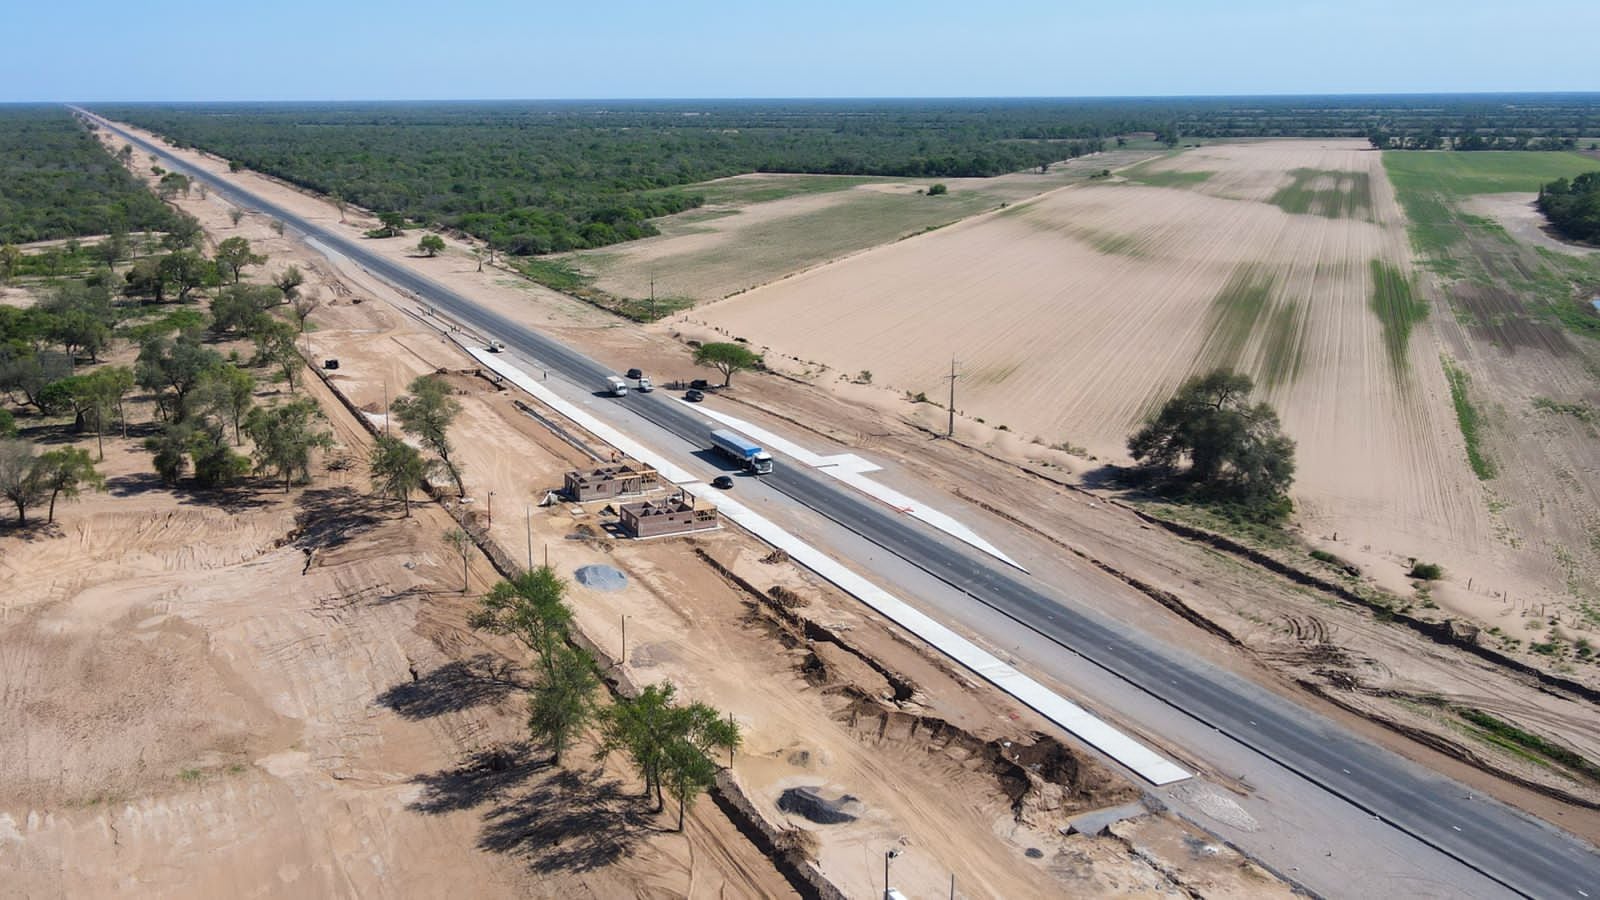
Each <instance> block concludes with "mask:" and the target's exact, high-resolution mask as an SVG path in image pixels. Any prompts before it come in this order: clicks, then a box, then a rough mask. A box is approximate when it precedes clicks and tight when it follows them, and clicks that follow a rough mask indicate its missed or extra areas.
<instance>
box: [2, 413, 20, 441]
mask: <svg viewBox="0 0 1600 900" xmlns="http://www.w3.org/2000/svg"><path fill="white" fill-rule="evenodd" d="M16 436H17V417H16V416H14V415H12V414H11V410H9V409H6V408H4V407H0V438H13V437H16Z"/></svg>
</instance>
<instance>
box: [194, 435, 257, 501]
mask: <svg viewBox="0 0 1600 900" xmlns="http://www.w3.org/2000/svg"><path fill="white" fill-rule="evenodd" d="M184 449H185V450H187V451H188V453H189V459H190V460H191V461H192V462H193V463H194V480H195V482H196V483H197V484H199V485H200V486H201V487H205V488H222V487H230V486H232V485H234V484H237V483H239V481H240V480H241V479H243V478H244V477H245V476H246V475H248V474H250V457H248V456H245V455H244V454H242V453H237V452H235V451H234V450H233V448H231V447H229V446H228V440H227V438H226V437H224V436H223V434H222V429H221V428H217V427H209V426H208V427H201V428H194V429H191V430H190V431H189V434H188V438H187V439H186V440H185V441H184Z"/></svg>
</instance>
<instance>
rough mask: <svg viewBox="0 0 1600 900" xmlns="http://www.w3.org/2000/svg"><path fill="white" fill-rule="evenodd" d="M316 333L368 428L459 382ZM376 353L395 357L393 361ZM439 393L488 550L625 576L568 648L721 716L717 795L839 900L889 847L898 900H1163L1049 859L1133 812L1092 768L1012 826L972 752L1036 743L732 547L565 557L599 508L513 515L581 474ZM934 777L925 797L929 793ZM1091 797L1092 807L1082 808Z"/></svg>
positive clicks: (860, 884) (950, 678)
mask: <svg viewBox="0 0 1600 900" xmlns="http://www.w3.org/2000/svg"><path fill="white" fill-rule="evenodd" d="M329 313H330V314H332V315H330V316H329V317H328V318H326V319H324V320H323V321H322V322H321V323H320V324H321V325H322V327H321V328H320V329H319V331H318V332H317V333H316V335H315V336H314V338H313V344H314V346H337V347H339V348H340V354H341V355H340V370H339V373H338V374H337V377H336V384H337V385H338V387H339V389H340V390H341V391H342V392H344V393H346V395H347V396H349V397H351V399H352V400H353V401H354V402H356V403H357V404H359V405H361V406H363V407H368V408H381V406H379V404H380V403H381V396H382V395H381V390H382V381H383V380H384V379H390V380H391V381H393V382H395V383H400V382H403V381H405V380H408V379H409V378H410V377H412V375H414V374H420V373H422V372H428V371H433V370H435V369H448V370H456V369H460V368H466V367H469V366H470V361H469V359H468V358H467V357H465V356H464V355H462V354H460V353H459V352H458V351H456V350H454V349H453V348H452V347H451V345H448V344H446V343H445V342H443V341H442V340H441V339H439V338H438V337H434V336H429V335H427V334H426V333H424V331H423V330H422V329H421V328H420V327H419V326H417V325H416V324H415V323H414V321H413V320H410V319H409V318H408V317H405V316H399V315H396V314H394V313H392V312H390V311H389V310H388V309H387V308H386V307H383V306H380V305H378V304H376V303H366V304H362V305H361V306H359V307H355V306H349V305H339V306H336V307H334V308H332V309H331V310H329ZM395 347H403V348H406V350H405V352H400V353H396V352H393V350H394V348H395ZM452 383H453V384H455V385H456V386H457V388H458V391H459V393H458V396H459V397H460V399H461V401H462V403H463V405H464V407H465V411H464V413H463V426H462V427H463V431H464V433H470V434H471V435H472V436H473V438H472V440H471V441H470V442H463V443H462V458H463V461H464V462H465V465H466V471H467V480H468V485H469V491H471V492H472V493H473V494H474V495H475V496H477V497H479V498H483V497H486V496H487V493H488V491H490V490H493V491H494V494H495V509H496V510H498V514H496V515H495V516H494V522H493V525H492V531H493V533H494V534H495V535H496V537H497V539H498V540H499V541H500V542H501V543H502V544H503V545H504V546H506V547H508V548H511V549H512V550H513V551H514V552H517V553H521V552H523V551H524V550H525V548H526V546H527V542H528V540H529V535H530V534H531V540H532V547H533V552H534V557H535V559H536V561H542V560H543V559H544V558H545V554H546V553H548V558H549V560H550V562H551V564H552V565H554V566H556V567H557V568H558V570H560V571H562V572H571V571H573V570H575V569H576V568H577V567H578V566H581V565H586V564H593V563H604V564H608V565H612V566H616V567H617V568H619V569H621V570H622V571H623V572H625V573H626V574H627V575H628V576H629V580H630V584H629V587H628V588H627V589H625V590H623V591H621V592H618V593H599V592H594V591H591V590H588V589H586V588H582V587H581V586H580V587H575V588H574V606H575V608H576V609H577V611H578V616H579V622H580V624H581V625H582V627H583V629H584V631H585V632H586V633H587V634H589V635H590V636H591V637H593V638H594V639H595V640H596V641H597V642H598V643H599V645H600V646H601V647H602V648H603V649H604V650H606V651H607V652H610V653H612V654H613V655H617V654H618V652H619V651H618V650H617V648H619V647H620V645H621V640H622V634H621V630H622V625H621V623H622V620H623V616H626V617H627V640H628V648H629V649H628V660H627V671H628V673H629V674H630V676H631V677H633V678H634V679H635V680H639V681H656V680H661V679H667V680H670V681H672V682H673V683H674V684H676V685H678V686H679V688H680V690H682V691H683V692H684V693H685V695H686V696H689V697H692V698H695V699H704V700H706V701H707V702H712V703H714V704H715V705H716V706H718V707H719V708H722V709H726V710H729V711H730V712H732V713H733V714H734V716H735V717H736V719H737V720H738V721H739V722H740V724H741V726H742V728H743V729H744V730H745V734H746V744H745V746H744V748H743V749H742V750H741V753H740V755H739V757H738V760H737V761H736V763H735V766H734V772H735V774H736V777H737V778H738V779H739V781H740V782H741V783H742V784H744V785H745V787H746V789H747V790H748V791H749V792H750V793H751V794H752V795H753V797H754V798H755V800H756V802H757V804H758V805H759V806H760V807H761V808H763V809H764V810H765V812H766V813H767V814H768V815H769V816H771V817H772V818H774V819H777V820H780V821H788V822H790V824H791V826H792V827H803V828H808V829H815V830H816V832H817V834H818V841H819V844H818V846H819V850H818V860H819V863H820V864H821V866H822V869H823V871H824V872H825V873H826V874H827V875H828V877H829V878H830V879H832V880H834V881H835V883H838V884H840V885H841V886H843V887H844V888H845V889H846V890H847V892H848V893H850V894H851V895H853V896H854V895H858V894H868V893H872V892H873V891H875V890H877V889H878V888H875V887H874V885H875V884H877V879H878V878H879V877H880V876H879V870H878V867H879V866H880V865H881V853H882V848H883V847H885V846H897V845H898V846H902V847H903V848H904V850H905V858H904V861H903V867H902V869H901V872H902V875H903V877H902V879H901V880H900V881H898V882H897V884H899V885H903V886H905V887H906V888H907V889H909V890H912V891H914V892H916V893H925V892H929V891H933V890H937V889H938V888H939V887H940V886H942V885H944V884H945V880H946V879H947V878H948V877H949V875H950V874H952V873H953V874H955V875H956V877H957V880H958V882H959V883H961V884H963V885H968V886H969V887H968V888H967V890H968V891H970V892H971V894H972V895H974V896H984V895H988V896H1022V895H1036V894H1040V893H1049V892H1052V891H1055V890H1060V889H1062V883H1061V882H1058V881H1057V880H1056V879H1058V878H1065V883H1066V884H1068V885H1076V886H1078V887H1079V888H1085V887H1092V889H1093V890H1094V892H1096V893H1100V892H1102V891H1103V890H1105V889H1107V888H1108V887H1109V886H1110V885H1113V884H1116V883H1118V882H1117V879H1118V878H1123V877H1129V876H1130V874H1131V875H1137V876H1138V877H1141V878H1145V879H1146V880H1147V882H1148V884H1149V885H1150V886H1151V887H1152V889H1156V888H1160V889H1161V890H1167V889H1169V888H1170V885H1168V886H1166V887H1162V885H1163V881H1162V879H1161V878H1160V877H1158V876H1157V875H1156V873H1154V872H1152V871H1149V870H1146V869H1145V868H1144V867H1143V866H1142V865H1140V864H1137V863H1134V862H1132V861H1130V860H1129V859H1128V857H1127V854H1126V853H1125V851H1124V848H1121V847H1119V846H1117V845H1116V844H1115V843H1113V842H1109V841H1107V840H1105V839H1098V838H1097V839H1090V838H1079V839H1075V840H1073V841H1069V842H1063V840H1062V839H1061V837H1060V835H1058V834H1056V833H1055V832H1054V829H1055V828H1058V827H1061V826H1062V825H1064V823H1065V818H1064V817H1065V815H1066V814H1067V813H1069V812H1075V811H1080V810H1081V809H1085V808H1093V806H1095V805H1096V804H1097V803H1098V804H1110V803H1113V802H1122V801H1125V800H1128V799H1131V798H1132V797H1133V796H1135V794H1134V793H1132V792H1130V791H1129V790H1128V789H1127V788H1126V786H1120V787H1119V786H1118V785H1121V782H1120V781H1119V780H1118V779H1116V778H1114V777H1112V776H1110V775H1109V773H1104V772H1100V773H1099V774H1096V775H1090V774H1088V773H1089V772H1090V771H1092V770H1094V768H1095V767H1094V766H1093V765H1092V764H1090V763H1088V762H1087V761H1084V762H1083V763H1082V765H1083V766H1084V772H1085V775H1084V776H1083V777H1084V778H1085V779H1087V782H1088V784H1089V785H1090V786H1089V787H1085V788H1084V789H1083V795H1082V797H1080V798H1077V799H1075V800H1074V801H1072V804H1071V805H1069V806H1068V807H1066V808H1060V809H1049V810H1044V811H1041V812H1039V813H1037V814H1036V815H1033V814H1030V818H1029V820H1027V821H1020V822H1019V821H1018V819H1017V816H1016V814H1015V812H1014V811H1013V809H1012V799H1011V797H1010V796H1009V795H1008V794H1007V793H1006V792H1005V790H1004V789H1003V783H1002V782H1001V781H1000V780H999V779H998V778H997V777H996V776H995V775H994V774H993V773H992V772H991V771H990V767H991V765H990V763H988V762H987V761H985V758H984V757H982V756H981V755H980V754H978V753H976V752H975V751H974V748H975V747H977V746H978V745H980V744H982V743H983V742H986V741H991V740H996V739H999V738H1001V737H1004V738H1005V739H1010V740H1014V741H1019V742H1020V741H1029V742H1031V741H1032V740H1033V738H1032V736H1031V734H1032V733H1031V732H1030V731H1029V730H1027V729H1029V728H1042V727H1043V725H1042V723H1040V722H1038V721H1037V720H1035V719H1034V717H1033V716H1032V715H1031V714H1028V713H1026V712H1025V711H1024V710H1021V709H1019V708H1016V707H1015V706H1014V704H1011V703H1009V702H1007V701H1003V700H1000V699H999V698H996V697H993V696H990V694H989V692H988V691H986V690H980V689H975V687H974V686H973V685H972V684H971V683H970V682H969V681H968V680H967V679H966V678H964V677H957V676H954V675H952V674H951V673H950V672H949V671H948V670H947V669H946V668H945V667H944V666H943V665H941V664H939V663H936V662H935V661H933V660H931V659H929V658H928V657H926V656H925V655H923V652H922V651H920V650H918V649H915V648H913V647H912V646H911V645H910V642H909V641H908V640H907V639H906V638H905V637H904V636H903V635H899V634H898V633H897V632H896V631H894V630H893V629H892V628H891V627H890V626H888V625H887V623H884V622H882V621H880V620H877V619H876V618H875V617H872V616H870V615H867V614H866V613H865V611H864V610H861V609H860V608H859V607H858V606H856V605H855V604H854V603H852V602H851V601H849V600H848V598H844V597H840V596H838V595H837V594H836V593H834V592H833V591H832V590H831V589H829V588H827V587H825V586H823V585H821V584H819V583H816V582H814V580H813V579H811V578H810V577H808V576H806V575H805V574H803V573H802V572H800V571H799V570H798V569H796V568H795V567H793V566H792V565H791V564H782V565H776V566H773V565H766V564H763V563H760V562H759V559H760V557H761V556H763V555H764V554H765V552H766V550H765V548H761V547H759V546H757V545H755V544H754V543H753V542H752V541H751V540H750V539H748V538H747V537H745V536H743V535H741V534H738V533H736V532H732V531H724V532H720V533H717V534H713V535H702V536H698V537H696V538H694V539H693V540H692V542H684V541H667V542H659V541H658V542H648V543H640V544H631V543H627V542H620V543H613V542H611V541H589V540H573V539H572V538H573V537H574V536H576V535H580V534H582V530H581V529H582V528H583V527H585V526H587V527H589V528H593V529H600V527H601V516H600V512H601V509H602V508H603V507H604V506H605V504H603V503H602V504H590V505H589V506H588V507H586V508H581V509H580V508H575V507H572V506H568V505H564V504H562V505H556V506H553V507H547V508H539V507H532V508H530V506H529V503H530V501H535V500H537V499H538V498H541V497H543V496H544V494H545V492H546V491H547V490H548V489H550V488H553V487H555V486H557V485H558V484H559V480H560V476H561V473H562V472H563V471H564V470H565V469H566V468H568V467H573V466H577V465H580V464H582V463H583V462H584V461H585V459H586V457H585V456H584V455H583V454H582V453H581V451H579V450H577V449H576V448H574V447H572V446H571V445H570V444H567V443H565V442H563V441H561V440H559V439H556V438H555V437H554V436H552V435H551V434H550V433H549V432H548V431H546V430H545V429H544V428H543V427H542V426H541V425H539V424H537V423H536V422H534V421H533V420H531V419H530V418H528V417H527V416H525V415H523V414H522V413H520V412H519V411H518V410H517V409H516V408H515V406H514V405H513V404H512V402H511V398H510V397H509V396H506V395H504V394H502V393H501V392H500V391H498V390H497V389H495V388H494V387H493V386H492V385H490V384H489V383H488V382H486V381H484V380H482V379H478V378H475V377H472V376H457V377H454V378H453V379H452ZM574 430H575V431H576V429H574ZM579 433H581V432H579ZM595 446H596V448H597V449H601V450H602V452H603V447H600V445H598V443H596V445H595ZM475 508H480V507H476V506H475ZM575 510H576V511H577V513H578V514H575ZM482 513H483V521H485V522H487V520H488V518H489V515H488V514H489V510H488V509H487V508H486V507H482ZM694 549H699V550H703V551H704V552H705V553H707V554H709V555H710V556H711V557H712V558H715V559H717V560H719V561H720V562H722V563H723V564H725V565H727V566H729V567H731V568H734V569H735V570H737V571H741V572H742V573H745V574H746V577H748V578H750V579H751V580H752V581H758V582H759V583H761V584H764V585H766V584H774V583H776V584H785V585H789V586H791V587H792V588H793V589H794V590H797V591H801V592H803V593H804V594H805V596H806V597H807V598H808V599H809V600H810V605H809V607H808V609H807V615H808V616H812V617H815V618H817V619H819V620H822V621H825V622H827V623H829V625H830V627H832V628H835V629H837V630H838V631H839V632H841V633H848V634H849V635H850V636H851V641H852V643H853V645H854V646H856V647H859V648H862V650H863V652H864V653H866V654H867V656H868V657H870V658H871V659H873V660H874V661H875V662H876V663H877V664H879V665H887V666H889V667H890V668H892V669H893V670H894V671H897V672H902V673H904V674H905V676H906V678H907V679H908V680H910V681H911V682H912V683H914V684H915V685H916V694H915V698H914V700H913V701H912V702H910V703H905V704H896V703H883V702H881V701H880V700H878V699H877V698H880V697H882V696H884V695H886V694H888V693H890V691H889V690H888V687H887V684H886V682H885V681H884V680H883V677H882V676H881V675H879V674H877V672H876V671H875V670H874V669H873V668H872V666H871V665H868V664H867V663H865V662H864V660H863V658H862V657H861V656H858V655H855V654H852V653H850V652H846V651H842V650H839V649H837V648H833V647H822V648H819V647H817V646H815V645H814V644H813V643H812V642H809V641H806V640H803V639H796V638H795V636H794V635H792V634H790V633H788V632H787V631H785V630H784V628H782V627H781V626H779V625H777V624H775V623H774V622H771V621H766V620H763V619H761V618H759V617H757V616H755V613H754V611H755V604H754V602H753V598H751V597H750V596H749V595H747V594H745V593H743V592H742V591H741V590H740V589H739V588H738V587H737V586H735V585H732V584H730V583H729V582H727V581H725V580H724V579H723V578H722V577H720V576H719V575H718V574H717V573H716V572H715V571H714V570H713V569H712V568H711V567H710V566H709V565H708V564H706V563H705V562H703V561H701V558H700V557H699V556H698V555H697V554H696V553H694V552H693V550H694ZM906 712H911V713H914V714H915V715H925V716H937V717H938V718H939V719H940V720H941V721H944V722H949V723H951V725H953V726H955V727H958V728H960V729H963V730H964V731H966V732H967V733H969V734H970V735H972V738H971V741H970V746H969V745H968V744H967V743H958V744H956V745H953V746H947V745H946V744H945V741H948V740H949V737H948V735H947V736H946V737H945V738H944V739H943V740H931V739H930V738H929V736H928V735H926V734H924V733H921V732H917V731H916V730H914V729H908V730H907V733H906V734H905V735H904V736H903V737H902V738H899V739H897V738H896V737H895V732H894V729H893V728H888V727H887V726H884V727H880V724H881V723H886V722H890V721H892V720H894V717H896V716H900V717H902V718H903V717H904V716H905V714H906ZM895 721H897V720H895ZM1019 723H1021V724H1020V725H1019ZM930 743H931V744H932V745H933V746H932V747H930V746H929V744H930ZM934 771H936V772H938V773H939V777H938V778H937V779H931V780H930V779H929V778H928V774H929V773H930V772H934ZM798 786H816V787H820V788H824V789H828V790H834V791H837V792H842V793H849V794H852V795H853V796H856V797H858V798H860V800H861V802H862V803H863V804H865V806H866V807H867V808H868V809H869V810H870V811H871V812H870V814H868V815H864V816H863V817H862V819H861V821H859V822H857V823H854V824H852V825H849V826H844V827H841V826H830V827H822V826H815V825H812V824H810V823H807V822H805V821H804V820H800V819H793V820H791V818H790V817H789V816H788V815H786V814H785V813H783V812H782V811H781V810H779V808H778V806H777V802H778V799H779V797H780V795H781V794H782V792H783V791H784V790H786V789H788V788H792V787H798ZM1095 797H1098V798H1101V799H1099V800H1091V799H1089V798H1095ZM1085 803H1087V806H1084V805H1083V804H1085ZM934 823H937V825H935V824H934ZM1029 848H1045V849H1046V851H1047V852H1046V853H1045V857H1044V858H1043V860H1042V861H1041V862H1040V863H1038V864H1034V863H1032V862H1031V861H1030V857H1029V856H1028V855H1027V850H1028V849H1029ZM1063 855H1066V856H1071V857H1074V858H1076V857H1077V856H1079V855H1087V858H1089V859H1092V860H1094V864H1093V865H1091V866H1087V867H1082V868H1080V869H1078V870H1074V872H1075V874H1072V875H1071V876H1070V878H1069V877H1066V876H1064V875H1062V873H1061V872H1059V871H1057V868H1058V867H1057V866H1056V864H1055V861H1056V860H1057V858H1058V857H1062V856H1063ZM1140 872H1142V873H1143V875H1139V874H1138V873H1140ZM1265 883H1266V882H1263V884H1265Z"/></svg>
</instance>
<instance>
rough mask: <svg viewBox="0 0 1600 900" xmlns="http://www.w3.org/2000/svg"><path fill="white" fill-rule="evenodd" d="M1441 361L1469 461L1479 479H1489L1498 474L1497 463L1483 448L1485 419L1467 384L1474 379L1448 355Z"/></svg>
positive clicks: (1441, 358)
mask: <svg viewBox="0 0 1600 900" xmlns="http://www.w3.org/2000/svg"><path fill="white" fill-rule="evenodd" d="M1440 362H1441V363H1442V364H1443V365H1444V377H1445V380H1446V381H1448V382H1450V400H1451V402H1452V403H1453V404H1455V408H1456V423H1457V424H1458V425H1459V426H1460V427H1461V440H1462V441H1463V442H1464V443H1465V444H1466V445H1467V462H1468V463H1470V464H1471V465H1472V472H1473V474H1475V475H1477V476H1478V478H1479V480H1481V481H1488V480H1489V479H1491V478H1493V477H1494V476H1495V474H1496V472H1495V465H1494V460H1492V459H1490V458H1489V456H1488V454H1487V453H1485V452H1484V450H1483V434H1482V427H1483V419H1482V417H1481V416H1480V415H1479V413H1478V409H1477V407H1475V406H1473V405H1472V400H1471V399H1470V398H1469V397H1468V396H1467V386H1468V385H1469V384H1470V383H1471V381H1472V379H1471V378H1470V377H1468V375H1467V373H1466V372H1464V371H1462V370H1461V369H1460V368H1458V367H1457V366H1456V364H1455V363H1454V362H1452V361H1451V360H1450V358H1449V357H1448V356H1445V357H1440Z"/></svg>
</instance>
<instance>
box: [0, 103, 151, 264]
mask: <svg viewBox="0 0 1600 900" xmlns="http://www.w3.org/2000/svg"><path fill="white" fill-rule="evenodd" d="M176 218H177V214H176V213H175V212H173V211H172V210H171V209H170V208H169V207H168V206H167V205H166V204H164V203H162V202H161V201H160V200H159V199H157V198H156V197H155V196H153V195H151V193H150V192H149V191H148V190H145V187H144V185H142V184H140V183H139V181H138V179H136V178H134V177H133V176H132V175H131V174H130V173H129V172H128V171H127V169H125V168H124V167H123V166H121V165H119V164H118V162H117V160H116V159H115V158H114V157H113V156H112V155H111V154H110V153H108V152H106V150H105V148H104V147H103V146H101V144H100V142H99V141H98V140H96V139H95V138H94V136H93V135H92V134H90V133H89V132H88V131H86V130H85V129H84V127H83V126H82V125H80V124H79V123H78V121H77V120H76V119H75V118H74V117H73V115H72V114H71V113H69V112H68V111H67V110H66V109H64V108H62V107H58V106H3V107H0V244H21V243H27V242H30V241H43V240H54V239H58V238H70V237H75V236H82V235H93V234H108V233H111V232H113V231H121V232H128V231H166V230H168V229H169V228H170V227H171V226H172V223H173V222H174V220H175V219H176Z"/></svg>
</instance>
